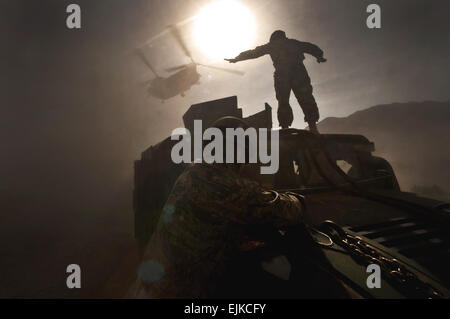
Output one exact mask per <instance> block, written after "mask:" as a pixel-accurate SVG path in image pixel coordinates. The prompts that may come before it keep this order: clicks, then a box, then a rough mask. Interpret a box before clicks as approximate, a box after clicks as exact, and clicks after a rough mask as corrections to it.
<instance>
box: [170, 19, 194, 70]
mask: <svg viewBox="0 0 450 319" xmlns="http://www.w3.org/2000/svg"><path fill="white" fill-rule="evenodd" d="M169 29H170V32H172V35H173V36H174V38H175V40H176V41H177V42H178V44H179V45H180V47H181V49H182V50H183V52H184V54H185V55H186V56H187V57H188V58H190V59H191V61H192V62H193V63H194V59H193V58H192V54H191V52H190V51H189V49H188V48H187V46H186V43H185V42H184V40H183V37H182V36H181V32H180V29H179V28H178V26H177V25H176V24H172V25H169Z"/></svg>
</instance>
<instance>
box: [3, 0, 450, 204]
mask: <svg viewBox="0 0 450 319" xmlns="http://www.w3.org/2000/svg"><path fill="white" fill-rule="evenodd" d="M72 2H75V3H78V4H80V6H81V8H82V29H81V30H68V29H67V28H66V26H65V19H66V16H67V15H66V13H65V8H66V6H67V5H68V4H69V3H72ZM241 2H242V3H243V4H245V5H246V6H247V7H248V8H249V9H250V10H251V11H252V12H253V14H254V16H255V19H256V25H257V39H256V40H255V45H256V44H263V43H265V42H266V41H267V40H268V38H269V36H270V34H271V32H272V31H273V30H275V29H283V30H285V31H286V33H287V35H288V36H289V37H292V38H297V39H299V40H303V41H309V42H313V43H316V44H317V45H319V46H320V47H321V48H322V49H323V50H324V51H325V57H326V58H327V59H328V62H327V63H324V64H320V65H319V64H317V63H316V62H315V59H313V58H311V57H308V58H307V59H306V60H305V64H306V66H307V68H308V70H309V74H310V76H311V79H312V82H313V86H314V94H315V96H316V99H317V102H318V105H319V108H320V112H321V116H322V118H325V117H328V116H346V115H348V114H350V113H352V112H354V111H356V110H359V109H362V108H366V107H369V106H372V105H375V104H381V103H390V102H406V101H412V100H448V99H449V98H450V91H449V90H448V83H449V72H448V71H449V70H450V59H449V56H450V29H449V23H448V12H450V2H449V1H448V0H442V1H440V0H434V1H430V0H396V1H392V0H377V1H376V0H371V1H362V0H340V1H335V0H285V1H273V0H241ZM206 3H208V1H205V0H199V1H193V0H191V1H187V0H161V1H151V0H145V1H144V0H127V1H124V0H95V1H86V0H85V1H77V0H71V1H63V0H45V1H44V0H42V1H17V0H7V1H5V0H3V1H1V3H0V7H1V10H0V12H1V14H2V18H1V19H0V32H1V34H2V43H1V46H2V47H1V50H0V52H1V53H0V54H1V59H0V63H1V70H2V77H1V78H0V81H1V83H0V85H1V86H0V87H1V88H2V93H3V94H2V96H3V99H4V102H3V103H2V104H1V116H0V130H1V131H0V132H1V135H0V136H1V137H2V146H3V148H2V154H6V156H5V155H3V157H2V159H1V165H0V174H1V175H2V177H3V178H2V185H0V186H1V188H2V189H3V190H6V191H7V192H8V193H9V194H13V195H11V196H13V197H14V196H16V197H17V196H19V199H17V201H22V202H23V201H24V200H26V201H27V202H30V203H40V205H43V206H42V207H47V206H48V208H49V209H53V208H54V207H67V203H70V204H69V206H71V207H75V208H74V210H83V209H85V208H86V207H88V208H89V209H95V206H96V205H97V204H98V206H101V205H103V204H102V203H101V199H104V201H105V202H108V201H110V199H111V194H114V192H118V191H120V190H121V189H122V188H123V187H124V186H123V185H127V186H126V188H127V191H130V190H129V188H130V187H131V181H132V172H133V171H132V170H133V160H134V159H137V158H138V157H139V154H140V152H141V151H142V150H144V149H145V148H146V147H148V146H149V145H151V144H154V143H156V142H158V141H160V140H162V139H163V138H165V137H167V136H169V135H170V132H171V130H172V129H173V128H175V127H179V126H181V125H182V121H181V116H182V114H183V113H184V112H185V111H186V109H187V108H188V107H189V106H190V105H191V104H193V103H197V102H201V101H206V100H210V99H215V98H220V97H224V96H229V95H237V96H238V99H239V104H240V105H241V106H242V107H243V110H244V114H245V115H249V114H252V113H254V112H256V111H259V110H262V109H263V105H264V102H268V103H270V104H271V105H272V106H273V107H276V105H277V103H276V100H275V94H274V90H273V78H272V73H273V67H272V63H271V61H270V58H269V57H268V56H266V57H263V58H260V59H258V60H253V61H246V62H242V63H239V64H236V65H232V67H234V68H236V69H239V70H242V71H245V72H246V74H245V76H242V77H238V76H235V75H230V74H226V73H221V72H217V71H211V70H207V69H199V72H200V73H201V74H202V79H201V81H202V83H201V85H198V86H194V87H193V89H192V90H191V91H188V92H186V96H185V97H184V98H182V97H179V96H178V97H175V98H173V99H171V100H169V101H167V102H166V103H164V104H162V103H160V101H158V100H155V99H152V98H148V97H147V94H146V92H145V91H144V88H143V87H142V86H140V85H139V82H140V81H141V80H142V79H146V78H150V77H151V75H150V74H149V73H148V72H147V70H146V69H145V68H144V66H143V65H142V64H141V63H140V62H139V61H138V60H137V59H136V58H135V57H134V56H133V55H131V54H130V53H129V52H130V50H132V49H133V48H134V47H136V46H138V45H139V44H141V43H143V42H145V41H146V40H147V39H148V38H150V37H152V36H154V35H156V34H158V33H160V32H161V31H163V30H164V29H165V27H166V26H167V25H169V24H172V23H175V22H177V21H181V20H183V19H186V18H188V17H191V16H193V15H194V14H196V13H197V12H198V10H199V9H200V8H201V7H202V6H203V5H204V4H206ZM369 3H378V4H380V5H381V8H382V28H381V29H379V30H369V29H367V27H366V24H365V20H366V17H367V13H366V7H367V4H369ZM191 31H192V30H191V27H190V25H186V26H185V28H183V35H184V36H185V37H186V39H187V44H188V46H189V47H190V48H191V50H192V51H193V54H194V57H195V58H196V60H198V61H199V62H204V63H208V62H210V61H209V60H208V59H207V58H205V56H203V55H202V52H199V51H198V50H196V46H195V44H194V43H193V41H192V38H191ZM147 53H148V55H149V59H151V61H152V63H153V64H154V65H155V66H156V68H158V69H159V70H162V69H163V68H165V67H168V66H171V65H174V64H180V63H182V62H184V61H185V60H184V57H183V55H182V52H181V51H180V50H179V48H178V47H177V46H176V44H175V42H174V41H173V39H172V38H171V37H162V38H160V39H159V40H158V41H156V42H155V43H153V46H152V48H150V49H149V50H147ZM218 65H221V66H225V65H226V64H225V63H220V64H218ZM163 74H164V73H163ZM292 106H293V108H294V118H295V121H294V125H295V126H297V127H304V123H303V115H302V113H301V111H300V108H299V107H298V105H297V103H296V101H292ZM275 122H276V120H275ZM18 194H20V195H18ZM129 195H130V196H129V200H130V201H131V193H130V194H129ZM20 196H22V197H23V198H22V197H20ZM49 198H51V200H49ZM94 204H95V205H94ZM30 205H32V204H30Z"/></svg>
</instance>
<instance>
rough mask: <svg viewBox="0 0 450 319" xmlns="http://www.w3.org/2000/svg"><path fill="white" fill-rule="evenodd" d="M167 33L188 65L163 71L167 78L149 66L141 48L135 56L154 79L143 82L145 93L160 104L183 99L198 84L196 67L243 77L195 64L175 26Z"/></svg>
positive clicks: (210, 66)
mask: <svg viewBox="0 0 450 319" xmlns="http://www.w3.org/2000/svg"><path fill="white" fill-rule="evenodd" d="M169 31H170V33H171V34H172V35H173V37H174V38H175V40H176V41H177V42H178V44H179V45H180V47H181V49H182V51H183V53H184V54H185V55H186V56H187V57H188V58H189V59H190V60H191V62H190V63H188V64H182V65H178V66H174V67H171V68H167V69H165V71H166V72H169V73H172V74H171V75H170V76H168V77H162V76H160V75H159V74H158V73H157V72H156V70H155V68H154V67H153V66H152V65H151V64H150V62H149V60H148V59H147V57H146V56H145V53H144V51H143V50H142V47H141V48H138V49H136V51H135V53H136V55H137V56H138V57H139V58H140V59H141V60H142V62H143V63H144V64H145V65H146V66H147V67H148V68H149V69H150V71H151V72H152V73H153V74H154V75H155V78H153V79H151V80H148V81H145V82H144V83H143V84H145V85H148V88H147V91H148V93H149V95H151V96H153V97H155V98H157V99H160V100H161V101H162V102H164V101H165V100H168V99H170V98H172V97H175V96H177V95H181V96H183V97H184V94H185V92H186V91H188V90H189V89H190V88H191V87H192V86H193V85H194V84H200V82H199V80H200V77H201V75H200V73H198V72H197V66H203V67H206V68H211V69H216V70H220V71H225V72H229V73H232V74H236V75H244V73H243V72H241V71H237V70H232V69H228V68H221V67H217V66H212V65H205V64H201V63H197V62H195V61H194V59H193V58H192V54H191V52H190V51H189V49H188V48H187V46H186V43H185V42H184V40H183V38H182V36H181V33H180V30H179V29H178V27H177V26H176V25H171V26H169Z"/></svg>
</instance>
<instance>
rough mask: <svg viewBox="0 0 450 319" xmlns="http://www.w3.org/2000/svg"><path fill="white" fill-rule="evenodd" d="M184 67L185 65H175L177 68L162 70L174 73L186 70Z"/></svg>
mask: <svg viewBox="0 0 450 319" xmlns="http://www.w3.org/2000/svg"><path fill="white" fill-rule="evenodd" d="M186 66H187V64H183V65H177V66H173V67H171V68H167V69H164V70H165V71H167V72H174V71H178V70H181V69H184V68H186Z"/></svg>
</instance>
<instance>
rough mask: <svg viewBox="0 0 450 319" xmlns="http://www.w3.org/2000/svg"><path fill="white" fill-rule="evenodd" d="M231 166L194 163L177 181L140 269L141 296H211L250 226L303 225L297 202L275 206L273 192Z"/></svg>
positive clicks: (288, 198) (288, 199) (282, 200)
mask: <svg viewBox="0 0 450 319" xmlns="http://www.w3.org/2000/svg"><path fill="white" fill-rule="evenodd" d="M229 166H230V165H228V166H227V165H224V164H213V165H210V164H194V165H191V166H190V167H188V168H187V169H186V170H185V171H184V172H183V173H182V174H181V175H180V177H179V178H178V179H177V181H176V183H175V185H174V188H173V190H172V192H171V194H170V196H169V198H168V200H167V202H166V204H165V206H164V208H163V211H162V213H161V216H160V219H159V222H158V226H157V228H156V231H155V233H154V234H153V236H152V238H151V240H150V243H149V245H148V247H147V249H146V252H145V255H144V259H143V262H142V263H141V265H140V267H139V270H138V277H139V279H140V282H141V284H140V285H141V286H140V288H139V291H140V292H139V293H138V294H139V295H138V297H151V298H192V297H194V298H196V297H207V296H208V295H209V294H210V293H211V291H212V290H213V285H214V280H215V278H217V277H219V276H220V275H221V274H223V273H224V270H225V269H224V267H226V262H227V260H229V259H230V258H231V256H232V254H233V251H235V249H236V248H235V243H236V242H237V241H239V240H240V239H241V238H242V236H243V235H244V228H245V226H246V225H249V224H271V225H274V226H275V227H281V226H287V225H294V224H299V223H301V222H302V214H303V207H302V205H303V204H302V203H301V201H300V200H299V199H298V198H296V197H295V196H293V195H291V194H283V193H281V194H279V196H278V199H277V200H275V201H273V200H274V198H277V197H276V196H274V193H273V192H270V191H265V190H264V189H263V188H262V186H261V185H260V184H258V183H256V182H253V181H250V180H247V179H244V178H242V177H241V176H239V175H238V172H237V171H235V170H234V169H233V168H230V167H229ZM271 201H272V203H271Z"/></svg>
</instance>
